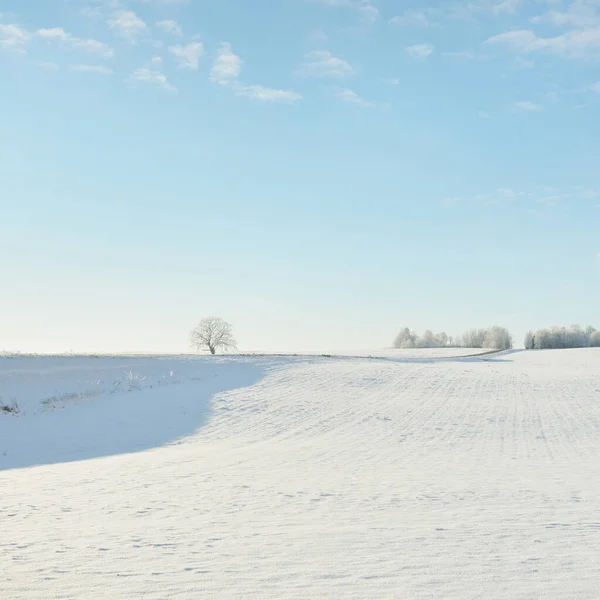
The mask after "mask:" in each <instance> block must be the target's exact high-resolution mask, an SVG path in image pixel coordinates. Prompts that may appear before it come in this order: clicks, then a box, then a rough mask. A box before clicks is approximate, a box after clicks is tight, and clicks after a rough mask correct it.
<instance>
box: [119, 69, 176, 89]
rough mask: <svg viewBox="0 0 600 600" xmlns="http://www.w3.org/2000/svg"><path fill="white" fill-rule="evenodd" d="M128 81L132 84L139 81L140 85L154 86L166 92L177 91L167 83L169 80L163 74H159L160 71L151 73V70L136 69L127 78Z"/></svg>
mask: <svg viewBox="0 0 600 600" xmlns="http://www.w3.org/2000/svg"><path fill="white" fill-rule="evenodd" d="M129 81H130V82H132V83H135V82H138V81H139V82H141V83H148V84H150V85H156V86H158V87H160V88H162V89H164V90H166V91H168V92H176V91H177V88H176V87H175V86H174V85H172V84H171V83H170V82H169V80H168V79H167V77H166V76H165V75H164V74H163V73H161V72H160V71H152V70H151V69H146V68H141V69H136V70H135V71H134V72H133V74H132V75H131V77H130V78H129Z"/></svg>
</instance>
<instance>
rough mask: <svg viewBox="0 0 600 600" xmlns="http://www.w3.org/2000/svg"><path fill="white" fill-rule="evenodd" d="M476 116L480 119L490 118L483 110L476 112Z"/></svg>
mask: <svg viewBox="0 0 600 600" xmlns="http://www.w3.org/2000/svg"><path fill="white" fill-rule="evenodd" d="M477 116H478V117H479V118H480V119H489V118H490V115H489V113H486V112H485V111H484V110H479V111H477Z"/></svg>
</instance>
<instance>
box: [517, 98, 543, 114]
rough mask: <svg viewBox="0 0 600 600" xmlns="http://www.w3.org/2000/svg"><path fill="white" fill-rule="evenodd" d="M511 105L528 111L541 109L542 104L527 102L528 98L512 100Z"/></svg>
mask: <svg viewBox="0 0 600 600" xmlns="http://www.w3.org/2000/svg"><path fill="white" fill-rule="evenodd" d="M513 107H514V108H516V109H518V110H524V111H529V112H535V111H538V110H542V106H541V105H540V104H535V102H529V101H528V100H524V101H520V102H513Z"/></svg>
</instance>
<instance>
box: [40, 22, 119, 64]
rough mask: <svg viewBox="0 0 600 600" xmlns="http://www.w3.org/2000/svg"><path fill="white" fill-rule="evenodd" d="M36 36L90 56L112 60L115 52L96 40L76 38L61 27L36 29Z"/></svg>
mask: <svg viewBox="0 0 600 600" xmlns="http://www.w3.org/2000/svg"><path fill="white" fill-rule="evenodd" d="M36 35H37V36H38V37H41V38H43V39H45V40H48V41H53V42H58V43H60V44H63V45H66V46H69V47H71V48H73V49H75V50H82V51H84V52H89V53H90V54H97V55H98V56H102V57H103V58H112V57H113V56H114V55H115V51H114V50H113V49H112V48H111V47H110V46H109V45H108V44H105V43H103V42H99V41H97V40H92V39H82V38H78V37H76V36H74V35H71V34H70V33H67V32H66V31H65V30H64V29H62V28H61V27H54V28H53V29H38V31H37V32H36Z"/></svg>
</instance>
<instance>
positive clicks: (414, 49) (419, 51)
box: [406, 44, 434, 61]
mask: <svg viewBox="0 0 600 600" xmlns="http://www.w3.org/2000/svg"><path fill="white" fill-rule="evenodd" d="M433 52H434V47H433V46H432V45H431V44H415V45H414V46H409V47H408V48H407V49H406V53H407V54H408V55H409V56H410V57H411V58H414V59H415V60H421V61H422V60H425V59H427V58H428V57H429V56H431V55H432V54H433Z"/></svg>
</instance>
